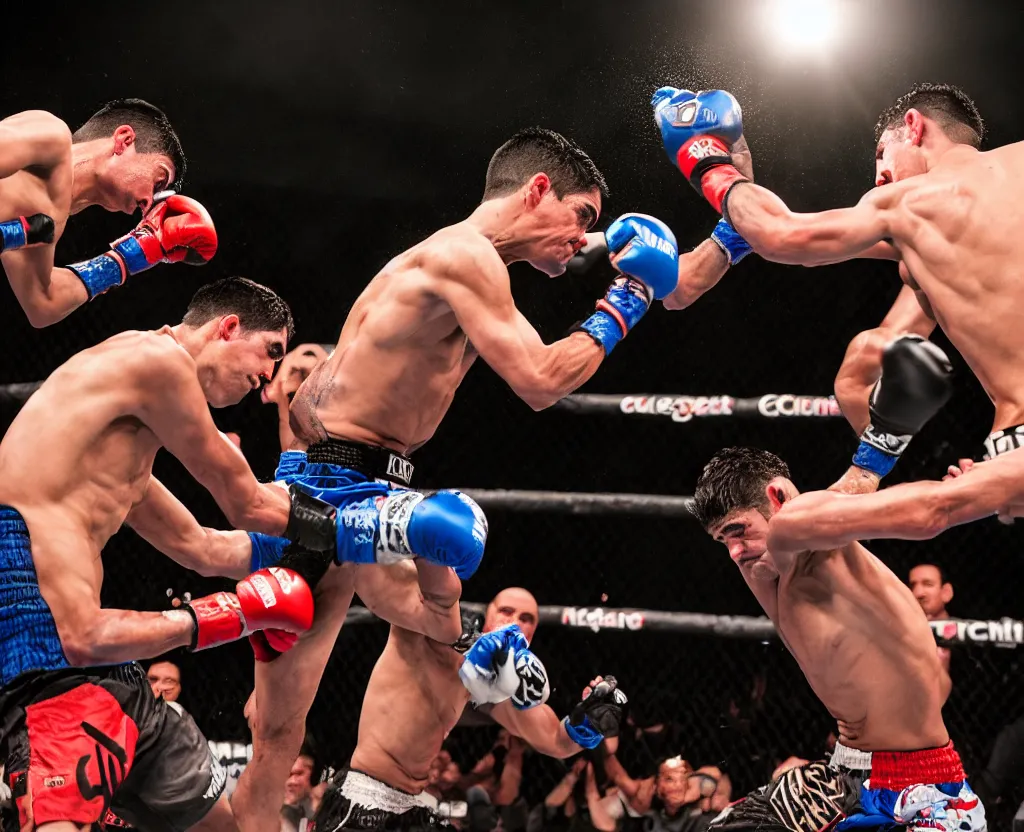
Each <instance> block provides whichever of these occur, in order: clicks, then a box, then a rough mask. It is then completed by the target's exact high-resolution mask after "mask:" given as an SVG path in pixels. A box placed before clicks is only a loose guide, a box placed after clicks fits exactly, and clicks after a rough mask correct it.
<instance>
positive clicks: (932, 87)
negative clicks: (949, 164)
mask: <svg viewBox="0 0 1024 832" xmlns="http://www.w3.org/2000/svg"><path fill="white" fill-rule="evenodd" d="M910 109H915V110H919V111H920V112H921V114H922V115H925V116H928V118H930V119H932V120H933V121H934V122H935V123H936V124H938V125H939V127H941V128H942V132H943V133H945V134H946V135H947V136H948V137H949V138H950V140H951V141H954V142H957V143H958V144H969V145H970V146H971V147H981V142H982V139H984V138H985V122H984V121H983V120H982V118H981V113H979V112H978V108H977V106H976V105H975V103H974V102H973V101H972V100H971V99H970V97H969V96H968V95H967V93H965V92H964V91H963V90H962V89H960V88H959V87H954V86H953V85H952V84H917V85H916V86H915V87H914V88H913V89H912V90H910V92H907V93H904V94H903V95H901V96H900V97H899V98H897V99H896V101H895V102H894V103H893V105H892V106H891V107H889V108H888V109H887V110H885V112H883V113H882V114H881V115H880V116H879V117H878V121H877V123H876V124H875V142H876V143H877V142H878V140H879V139H880V138H882V134H883V133H884V132H885V131H886V130H888V129H890V128H891V127H898V126H899V125H901V124H902V123H903V117H904V116H905V115H906V114H907V110H910Z"/></svg>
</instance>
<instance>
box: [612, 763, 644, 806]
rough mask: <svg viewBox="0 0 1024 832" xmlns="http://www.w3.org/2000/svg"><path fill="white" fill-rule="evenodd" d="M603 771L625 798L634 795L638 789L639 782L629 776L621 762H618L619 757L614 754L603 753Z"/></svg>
mask: <svg viewBox="0 0 1024 832" xmlns="http://www.w3.org/2000/svg"><path fill="white" fill-rule="evenodd" d="M604 772H605V774H606V775H607V776H608V778H609V779H610V780H611V781H612V782H613V783H614V784H615V785H616V786H618V787H619V791H621V792H622V793H623V794H624V795H625V796H626V797H627V798H631V799H632V798H634V797H636V795H637V793H638V792H639V791H640V788H639V783H637V781H636V780H634V779H633V778H632V777H630V776H629V774H628V773H627V772H626V769H625V768H624V767H623V765H622V763H620V762H619V758H618V757H617V756H615V755H614V754H607V755H605V758H604Z"/></svg>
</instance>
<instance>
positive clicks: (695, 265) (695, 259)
mask: <svg viewBox="0 0 1024 832" xmlns="http://www.w3.org/2000/svg"><path fill="white" fill-rule="evenodd" d="M727 271H729V258H728V257H726V255H725V252H724V251H722V249H721V248H719V246H718V245H717V244H716V243H715V242H714V240H705V241H704V242H703V243H701V244H700V245H699V246H697V248H695V249H694V250H693V251H691V252H688V253H686V254H682V255H680V257H679V283H678V284H677V285H676V288H675V290H674V291H673V292H672V294H670V295H666V296H665V298H664V300H662V303H663V304H665V308H666V309H686V307H687V306H690V305H691V304H693V303H694V301H696V300H697V298H699V297H700V296H701V295H703V294H704V293H705V292H707V291H709V290H711V289H713V288H714V287H715V286H717V285H718V281H719V280H721V279H722V277H723V276H724V275H725V273H726V272H727Z"/></svg>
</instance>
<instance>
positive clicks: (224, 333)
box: [217, 314, 241, 341]
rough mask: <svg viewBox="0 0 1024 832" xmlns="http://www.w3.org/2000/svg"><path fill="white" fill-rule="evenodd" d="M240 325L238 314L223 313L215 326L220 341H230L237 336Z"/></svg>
mask: <svg viewBox="0 0 1024 832" xmlns="http://www.w3.org/2000/svg"><path fill="white" fill-rule="evenodd" d="M240 327H241V322H240V321H239V320H238V315H235V314H231V315H225V316H224V317H223V318H221V319H220V325H219V326H218V327H217V336H218V337H219V338H220V339H221V340H222V341H230V340H232V339H233V338H237V337H238V333H239V329H240Z"/></svg>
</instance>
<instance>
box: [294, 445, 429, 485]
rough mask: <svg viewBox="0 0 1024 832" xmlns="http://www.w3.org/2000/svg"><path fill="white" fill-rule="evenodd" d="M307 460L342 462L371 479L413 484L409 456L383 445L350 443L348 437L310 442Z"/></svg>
mask: <svg viewBox="0 0 1024 832" xmlns="http://www.w3.org/2000/svg"><path fill="white" fill-rule="evenodd" d="M306 461H307V462H312V463H327V464H328V465H342V466H344V467H345V468H352V469H353V470H355V471H359V472H361V473H363V474H366V475H367V476H369V477H371V478H380V479H384V480H391V481H393V482H400V483H402V484H403V485H411V484H412V475H413V471H414V470H415V469H414V466H413V464H412V461H411V460H410V459H409V458H408V457H406V456H402V455H401V454H396V453H395V452H394V451H391V450H388V449H387V448H382V447H381V446H380V445H367V444H365V443H363V442H350V441H349V440H347V439H333V438H331V439H325V440H324V441H323V442H317V443H315V444H313V445H310V446H309V447H308V448H307V449H306Z"/></svg>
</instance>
